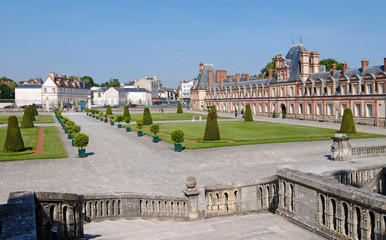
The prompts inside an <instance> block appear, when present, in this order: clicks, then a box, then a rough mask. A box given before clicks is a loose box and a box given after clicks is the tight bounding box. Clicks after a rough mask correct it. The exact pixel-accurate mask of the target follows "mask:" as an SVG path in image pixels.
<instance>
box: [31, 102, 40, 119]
mask: <svg viewBox="0 0 386 240" xmlns="http://www.w3.org/2000/svg"><path fill="white" fill-rule="evenodd" d="M32 107H33V110H34V115H35V116H38V115H39V113H38V109H37V107H36V104H35V103H34V104H32Z"/></svg>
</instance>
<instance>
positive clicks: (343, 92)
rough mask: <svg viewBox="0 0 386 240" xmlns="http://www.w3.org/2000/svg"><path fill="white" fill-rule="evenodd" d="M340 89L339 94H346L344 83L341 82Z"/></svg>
mask: <svg viewBox="0 0 386 240" xmlns="http://www.w3.org/2000/svg"><path fill="white" fill-rule="evenodd" d="M341 89H342V91H341V93H340V95H346V84H342V85H341Z"/></svg>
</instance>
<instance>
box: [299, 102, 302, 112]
mask: <svg viewBox="0 0 386 240" xmlns="http://www.w3.org/2000/svg"><path fill="white" fill-rule="evenodd" d="M299 114H303V104H301V103H300V104H299Z"/></svg>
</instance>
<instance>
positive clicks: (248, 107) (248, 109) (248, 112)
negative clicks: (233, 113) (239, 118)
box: [245, 104, 253, 122]
mask: <svg viewBox="0 0 386 240" xmlns="http://www.w3.org/2000/svg"><path fill="white" fill-rule="evenodd" d="M245 121H246V122H253V117H252V111H251V105H249V104H247V105H245Z"/></svg>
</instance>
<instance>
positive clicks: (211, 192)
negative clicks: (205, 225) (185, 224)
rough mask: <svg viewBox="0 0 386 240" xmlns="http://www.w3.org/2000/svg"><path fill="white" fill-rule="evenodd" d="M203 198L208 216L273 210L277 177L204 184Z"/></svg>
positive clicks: (276, 198) (276, 199)
mask: <svg viewBox="0 0 386 240" xmlns="http://www.w3.org/2000/svg"><path fill="white" fill-rule="evenodd" d="M205 199H206V206H207V209H206V210H207V216H208V217H215V216H222V215H232V214H243V213H248V212H259V211H268V210H274V209H275V208H276V206H277V202H278V195H277V178H276V176H272V177H267V178H261V179H257V180H254V181H250V182H244V183H236V184H231V185H216V186H206V187H205Z"/></svg>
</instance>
